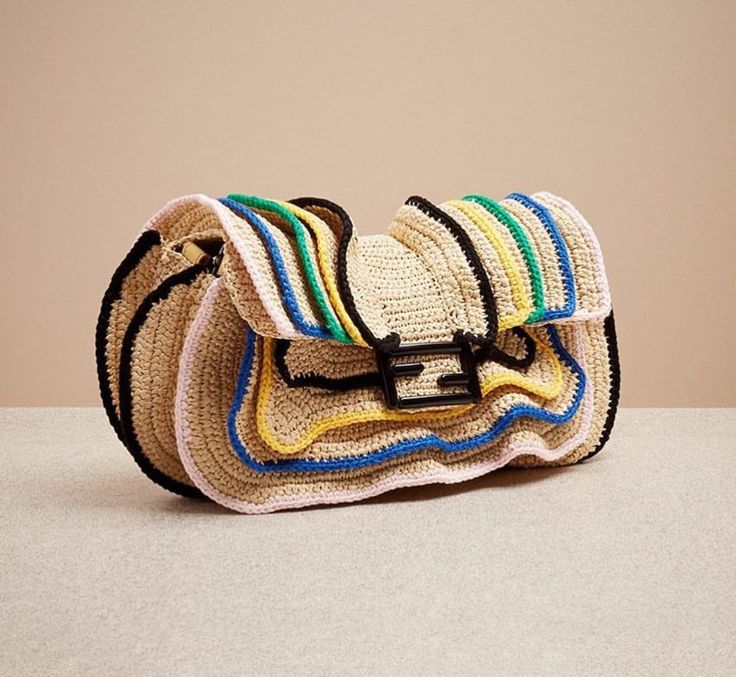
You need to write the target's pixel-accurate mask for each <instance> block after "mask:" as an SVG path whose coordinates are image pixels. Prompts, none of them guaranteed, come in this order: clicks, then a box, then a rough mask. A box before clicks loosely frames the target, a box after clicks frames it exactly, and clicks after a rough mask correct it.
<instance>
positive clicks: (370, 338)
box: [289, 197, 380, 348]
mask: <svg viewBox="0 0 736 677" xmlns="http://www.w3.org/2000/svg"><path fill="white" fill-rule="evenodd" d="M289 202H291V204H293V205H296V206H297V207H301V208H302V209H309V207H321V208H322V209H326V210H327V211H330V212H332V213H333V214H334V215H335V216H336V217H337V218H338V219H340V222H341V223H342V233H340V239H339V242H338V247H337V288H338V291H339V292H340V298H341V299H342V303H343V305H344V306H345V310H346V311H347V313H348V315H349V316H350V319H351V320H352V321H353V324H354V325H355V326H356V327H357V328H358V331H359V332H360V335H361V336H362V337H363V339H364V340H365V342H366V343H367V344H368V345H369V346H371V347H372V348H377V347H378V346H379V344H380V340H379V339H378V338H377V337H376V336H375V334H374V333H373V332H372V331H371V330H370V329H369V328H368V325H367V324H366V323H365V322H364V321H363V318H362V317H361V315H360V313H359V312H358V309H357V308H356V306H355V297H354V296H353V291H352V289H350V283H349V282H348V245H349V244H350V240H351V239H352V237H353V233H354V232H355V228H354V226H353V221H352V219H351V218H350V216H349V214H348V213H347V212H346V211H345V210H344V209H343V208H342V207H340V205H337V204H335V203H334V202H330V201H329V200H325V199H324V198H321V197H298V198H294V199H293V200H289Z"/></svg>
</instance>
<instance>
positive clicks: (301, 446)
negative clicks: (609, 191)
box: [96, 193, 619, 513]
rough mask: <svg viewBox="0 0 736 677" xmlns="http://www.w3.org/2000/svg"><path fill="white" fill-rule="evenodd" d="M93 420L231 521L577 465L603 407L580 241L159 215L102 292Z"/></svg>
mask: <svg viewBox="0 0 736 677" xmlns="http://www.w3.org/2000/svg"><path fill="white" fill-rule="evenodd" d="M96 339H97V341H96V348H97V369H98V376H99V381H100V392H101V396H102V400H103V403H104V405H105V409H106V411H107V414H108V417H109V419H110V422H111V424H112V426H113V428H114V429H115V431H116V432H117V434H118V437H119V438H120V440H121V441H122V442H123V444H124V445H125V446H126V448H127V449H128V451H129V452H130V453H131V454H132V456H133V457H134V459H135V460H136V462H137V463H138V465H139V466H140V467H141V469H142V470H143V471H144V472H145V473H146V475H148V476H149V477H150V478H151V479H152V480H153V481H155V482H157V483H158V484H160V485H161V486H163V487H165V488H167V489H169V490H171V491H174V492H176V493H178V494H182V495H186V496H206V497H209V498H210V499H212V500H214V501H216V502H218V503H220V504H222V505H224V506H227V507H229V508H231V509H233V510H237V511H240V512H245V513H261V512H271V511H274V510H282V509H288V508H298V507H303V506H309V505H315V504H322V503H340V502H346V501H356V500H360V499H363V498H366V497H369V496H374V495H376V494H380V493H382V492H385V491H389V490H391V489H395V488H398V487H405V486H413V485H419V484H428V483H433V482H441V483H452V482H461V481H463V480H468V479H471V478H473V477H477V476H479V475H483V474H485V473H488V472H490V471H491V470H495V469H497V468H500V467H502V466H507V465H510V466H556V465H568V464H572V463H576V462H578V461H581V460H583V459H586V458H589V457H590V456H592V455H593V454H595V453H597V452H598V451H599V450H600V449H601V448H602V447H603V445H604V444H605V443H606V441H607V439H608V436H609V434H610V431H611V428H612V426H613V421H614V417H615V413H616V407H617V403H618V391H619V366H618V352H617V347H616V334H615V328H614V322H613V315H612V313H611V297H610V293H609V289H608V283H607V280H606V274H605V269H604V266H603V259H602V256H601V252H600V247H599V244H598V241H597V240H596V238H595V235H594V234H593V231H592V229H591V227H590V226H589V225H588V223H587V221H585V219H584V218H583V217H582V216H581V215H580V213H579V212H578V211H577V210H576V209H575V208H574V207H573V206H572V205H571V204H570V203H569V202H567V201H566V200H563V199H562V198H559V197H556V196H554V195H552V194H550V193H537V194H534V195H532V196H526V195H522V194H519V193H514V194H511V195H509V196H508V197H506V198H504V199H503V200H500V201H498V202H496V201H493V200H491V199H489V198H487V197H484V196H481V195H470V196H467V197H465V198H463V199H461V200H451V201H449V202H446V203H443V204H440V205H434V204H432V203H430V202H429V201H427V200H425V199H424V198H421V197H411V198H409V199H408V200H407V201H406V203H405V204H404V205H403V206H402V207H401V208H400V209H399V210H398V212H397V214H396V216H395V217H394V219H393V221H392V223H391V224H390V226H389V228H388V230H387V232H386V234H385V235H374V236H358V235H357V233H356V231H355V228H354V226H353V223H352V221H351V219H350V217H349V216H348V215H347V213H346V212H345V211H344V210H343V209H341V208H340V207H339V206H337V205H335V204H333V203H331V202H329V201H327V200H323V199H319V198H300V199H297V200H292V201H290V202H284V201H279V200H267V199H264V198H259V197H254V196H247V195H240V194H234V195H230V196H228V197H227V198H221V199H219V200H215V199H212V198H209V197H206V196H204V195H189V196H186V197H181V198H178V199H176V200H173V201H172V202H170V203H169V204H167V205H166V206H165V207H164V208H163V209H162V210H161V211H160V212H159V213H158V214H156V215H155V216H154V217H153V218H152V219H151V220H150V221H149V223H148V224H147V225H146V227H145V229H144V231H143V233H142V234H141V235H140V236H139V238H138V240H137V241H136V243H135V244H134V246H133V248H132V249H131V251H130V252H129V253H128V255H127V256H126V257H125V259H124V260H123V262H122V263H121V264H120V266H119V267H118V269H117V271H116V272H115V274H114V275H113V278H112V281H111V283H110V286H109V288H108V290H107V291H106V293H105V295H104V298H103V301H102V308H101V311H100V317H99V321H98V325H97V335H96Z"/></svg>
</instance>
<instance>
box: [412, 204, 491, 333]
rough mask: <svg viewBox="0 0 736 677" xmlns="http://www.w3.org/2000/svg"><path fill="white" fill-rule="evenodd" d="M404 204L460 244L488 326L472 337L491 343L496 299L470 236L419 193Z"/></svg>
mask: <svg viewBox="0 0 736 677" xmlns="http://www.w3.org/2000/svg"><path fill="white" fill-rule="evenodd" d="M405 204H407V205H410V206H412V207H416V208H417V209H419V210H420V211H422V212H424V213H425V214H426V215H427V216H429V217H430V218H432V219H435V220H436V221H439V223H441V224H442V225H443V226H444V227H445V228H447V230H448V231H449V232H450V234H451V235H452V236H453V238H455V241H456V242H457V243H458V245H460V249H461V251H462V252H463V255H464V256H465V258H466V260H467V261H468V265H469V266H470V270H471V271H472V273H473V275H474V276H475V279H476V282H477V283H478V291H479V292H480V296H481V300H482V302H483V312H484V314H485V316H486V326H487V327H488V332H487V333H486V335H485V336H482V337H474V338H477V339H480V340H478V343H479V344H480V345H492V344H493V343H494V341H495V340H496V335H497V334H498V312H497V310H496V300H495V298H494V296H493V288H492V287H491V282H490V280H489V279H488V275H487V274H486V270H485V268H484V267H483V263H482V262H481V260H480V257H479V256H478V252H477V251H476V250H475V246H474V245H473V241H472V240H471V239H470V236H469V235H468V234H467V233H466V232H465V229H464V228H463V227H462V226H461V225H460V224H459V223H458V222H457V221H455V219H453V218H452V217H451V216H450V215H449V214H446V213H445V212H443V211H442V210H441V209H440V208H439V207H437V206H435V205H433V204H432V203H431V202H430V201H429V200H427V199H425V198H423V197H421V196H419V195H412V196H411V197H410V198H409V199H408V200H407V201H406V203H405Z"/></svg>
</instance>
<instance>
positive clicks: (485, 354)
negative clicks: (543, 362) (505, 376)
mask: <svg viewBox="0 0 736 677" xmlns="http://www.w3.org/2000/svg"><path fill="white" fill-rule="evenodd" d="M511 333H513V334H514V335H515V336H517V337H518V338H520V339H521V340H522V341H523V342H524V357H516V356H515V355H509V354H508V353H505V352H504V351H503V350H501V349H500V348H498V347H497V346H496V345H490V346H484V347H483V348H481V349H480V350H478V352H476V354H475V359H476V361H477V362H478V364H483V363H484V362H488V361H490V360H492V361H494V362H498V363H499V364H503V365H505V366H507V367H510V368H512V369H527V368H528V367H530V366H531V365H532V364H533V362H534V358H535V357H536V356H537V344H536V343H535V342H534V339H533V338H532V337H531V336H529V334H527V333H526V331H524V330H523V329H522V328H521V327H513V328H512V329H511Z"/></svg>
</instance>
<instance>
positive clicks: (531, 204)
mask: <svg viewBox="0 0 736 677" xmlns="http://www.w3.org/2000/svg"><path fill="white" fill-rule="evenodd" d="M506 199H509V200H515V201H516V202H518V203H519V204H521V205H523V206H524V207H526V208H527V209H529V210H530V211H531V212H533V213H534V215H535V216H536V217H537V218H538V219H539V220H540V221H541V222H542V225H543V226H544V227H545V229H546V230H547V232H548V233H549V236H550V238H552V244H553V245H554V247H555V251H556V252H557V257H558V259H559V261H560V272H561V273H562V284H563V287H564V288H565V306H564V307H563V308H549V309H547V310H546V311H545V312H544V315H543V316H542V318H541V321H544V320H559V319H560V318H563V317H570V316H571V315H572V314H573V313H574V312H575V307H576V303H575V277H574V275H573V272H572V266H571V265H570V255H569V253H568V251H567V245H566V244H565V239H564V238H563V237H562V233H560V229H559V228H558V227H557V224H556V223H555V220H554V217H553V216H552V214H550V213H549V210H548V209H547V208H546V207H545V206H544V205H542V204H540V203H539V202H537V201H536V200H532V198H530V197H529V196H528V195H524V194H523V193H511V194H509V195H507V196H506Z"/></svg>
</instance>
